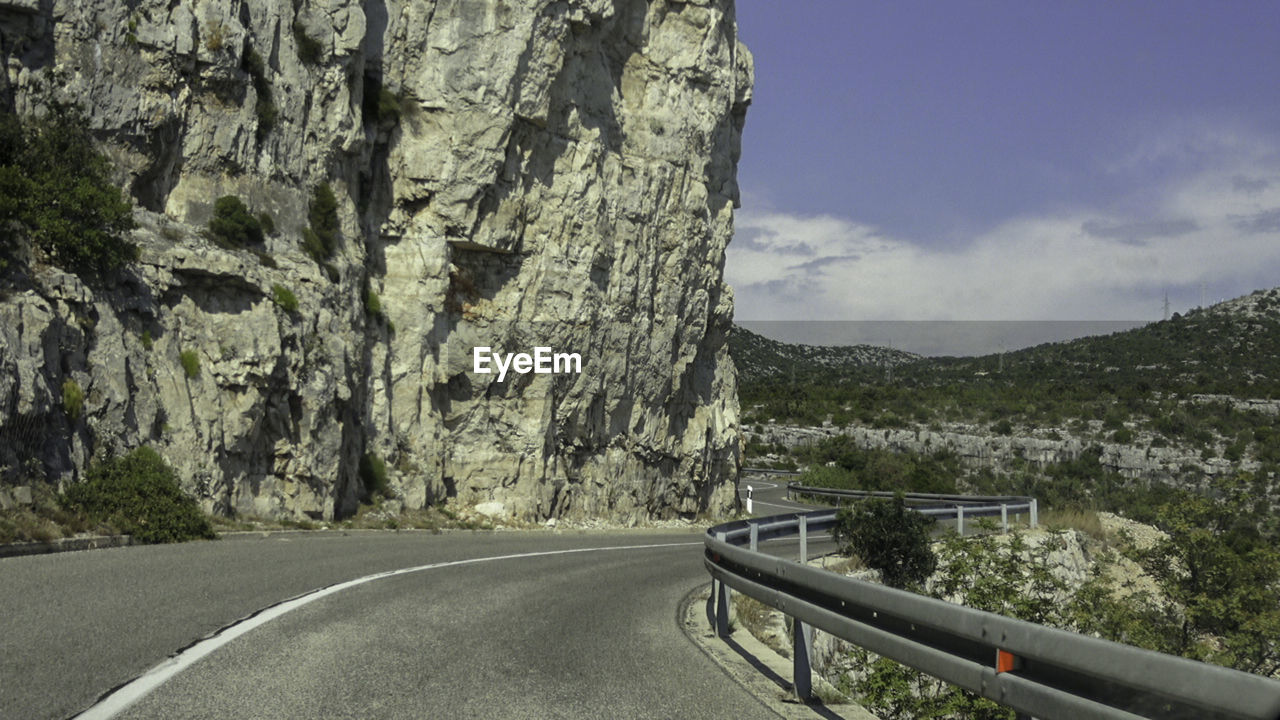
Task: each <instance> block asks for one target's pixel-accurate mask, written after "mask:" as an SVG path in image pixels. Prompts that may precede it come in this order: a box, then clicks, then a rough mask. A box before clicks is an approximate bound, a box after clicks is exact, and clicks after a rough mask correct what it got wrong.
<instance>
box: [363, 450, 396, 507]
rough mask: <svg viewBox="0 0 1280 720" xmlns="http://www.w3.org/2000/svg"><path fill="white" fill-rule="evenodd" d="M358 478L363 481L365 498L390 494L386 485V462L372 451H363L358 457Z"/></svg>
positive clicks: (369, 498)
mask: <svg viewBox="0 0 1280 720" xmlns="http://www.w3.org/2000/svg"><path fill="white" fill-rule="evenodd" d="M360 480H361V481H363V482H364V492H365V499H366V500H372V499H373V498H374V497H375V496H378V495H381V496H383V497H386V496H388V495H389V494H390V489H389V488H388V486H387V464H386V463H385V462H383V460H382V458H380V457H378V456H377V455H375V454H374V453H365V454H364V457H362V458H360Z"/></svg>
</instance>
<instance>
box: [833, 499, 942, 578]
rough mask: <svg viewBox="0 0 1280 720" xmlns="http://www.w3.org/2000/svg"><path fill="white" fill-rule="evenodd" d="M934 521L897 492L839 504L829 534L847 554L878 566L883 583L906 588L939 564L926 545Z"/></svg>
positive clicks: (872, 565)
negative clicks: (877, 497) (911, 506)
mask: <svg viewBox="0 0 1280 720" xmlns="http://www.w3.org/2000/svg"><path fill="white" fill-rule="evenodd" d="M933 523H934V520H933V518H931V517H929V516H927V515H921V514H920V513H918V512H916V511H914V510H911V509H909V508H907V504H906V501H905V500H904V499H903V497H902V495H897V496H895V497H894V498H893V499H892V500H865V501H862V502H859V503H856V504H854V505H849V506H846V507H843V508H841V509H840V512H839V513H837V514H836V526H835V528H833V529H832V537H833V538H834V539H835V541H836V543H837V544H838V545H839V546H840V548H841V550H842V551H843V552H844V553H845V554H846V555H857V556H858V557H860V558H862V561H863V562H864V563H866V565H867V567H870V568H874V569H876V570H879V571H880V576H881V578H882V579H883V580H884V584H885V585H888V586H890V587H895V588H905V587H909V586H915V585H919V584H921V583H923V582H924V581H925V579H926V578H928V577H929V575H930V574H931V573H933V570H934V568H936V567H937V565H938V559H937V558H936V557H935V556H934V554H933V550H932V549H931V548H930V546H929V531H930V529H931V528H932V527H933Z"/></svg>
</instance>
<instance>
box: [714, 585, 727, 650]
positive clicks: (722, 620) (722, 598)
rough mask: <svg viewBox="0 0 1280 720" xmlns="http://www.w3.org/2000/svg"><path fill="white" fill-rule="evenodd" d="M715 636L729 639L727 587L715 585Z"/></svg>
mask: <svg viewBox="0 0 1280 720" xmlns="http://www.w3.org/2000/svg"><path fill="white" fill-rule="evenodd" d="M715 595H716V636H717V637H721V638H727V637H729V586H728V585H725V584H724V583H723V582H718V583H716V593H715Z"/></svg>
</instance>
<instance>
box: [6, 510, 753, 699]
mask: <svg viewBox="0 0 1280 720" xmlns="http://www.w3.org/2000/svg"><path fill="white" fill-rule="evenodd" d="M618 546H626V548H625V549H592V548H606V547H614V548H616V547H618ZM584 549H588V551H587V552H572V553H561V552H560V551H567V550H584ZM534 552H557V553H559V554H546V555H537V556H532V557H529V556H526V557H518V558H509V559H496V560H489V561H486V562H479V563H468V564H457V565H446V566H440V567H433V568H428V569H423V570H419V571H416V572H410V573H406V574H402V575H396V576H394V577H388V578H383V579H378V580H374V581H371V582H368V583H365V584H362V585H358V586H355V587H351V588H348V589H345V590H342V591H341V592H335V593H333V594H330V595H328V596H326V597H323V598H321V599H318V600H316V601H314V602H311V603H309V604H307V605H305V606H303V607H300V608H298V609H296V610H293V611H292V612H289V613H287V614H285V615H282V616H281V617H279V618H278V619H275V620H273V621H271V622H268V623H266V624H264V625H262V626H261V627H259V628H257V629H254V630H252V631H250V632H247V633H245V634H244V635H242V636H240V637H238V638H236V639H234V640H231V641H230V642H227V643H226V644H225V645H223V646H222V647H219V648H217V649H216V650H213V651H212V652H210V653H209V654H208V655H207V656H205V657H204V658H203V659H200V660H198V661H197V662H195V663H194V664H192V665H191V666H190V667H187V668H186V669H184V670H182V672H180V673H178V674H176V675H174V676H173V677H172V678H171V679H169V680H168V681H167V682H164V683H163V684H161V685H160V686H159V687H158V688H157V689H156V690H155V691H154V692H152V693H150V694H149V695H146V696H144V697H142V698H141V699H140V700H139V701H138V702H136V703H135V704H133V705H132V706H130V707H129V708H127V709H126V710H125V711H124V712H123V713H122V714H120V715H117V717H121V718H315V717H350V718H366V717H377V718H427V717H441V718H454V717H460V718H465V717H475V718H490V717H506V718H526V717H527V718H588V717H589V718H598V717H601V716H613V717H653V718H672V717H680V718H701V717H705V718H723V717H741V718H757V717H775V716H774V715H773V713H772V712H771V711H769V710H768V709H766V708H765V706H764V705H762V704H760V703H759V702H758V701H756V700H755V698H754V697H752V696H751V695H749V694H748V693H747V692H746V691H744V690H743V689H742V688H741V687H740V686H739V685H738V684H737V683H735V682H734V681H733V680H731V679H730V678H729V677H728V676H727V675H726V674H725V673H724V672H723V671H721V670H720V668H719V667H718V666H716V665H714V664H713V663H712V662H711V661H710V660H709V659H708V658H706V657H705V656H704V655H703V654H702V652H701V651H700V650H699V649H697V648H696V647H695V646H694V645H693V644H692V642H690V641H689V639H688V638H686V637H685V636H684V634H683V633H682V631H681V630H680V629H679V627H678V626H677V623H676V612H677V608H678V606H679V604H680V602H681V600H682V599H683V598H684V596H685V595H686V594H687V593H688V592H689V591H690V590H692V589H693V588H695V587H697V586H699V585H701V584H704V583H706V582H707V576H706V571H705V570H704V569H703V567H702V562H701V535H700V533H697V532H674V533H658V532H650V531H633V532H623V533H609V534H583V533H569V532H564V533H553V532H510V533H506V532H496V533H470V532H458V533H446V534H443V535H431V534H428V533H416V532H405V533H351V534H349V535H344V534H342V533H339V532H313V533H300V534H290V535H276V536H271V537H268V538H261V537H255V538H253V539H227V540H222V541H218V542H197V543H186V544H182V545H168V546H152V547H137V548H119V549H113V550H99V551H92V552H76V553H63V554H59V555H46V556H35V557H23V558H9V559H5V560H0V578H3V582H2V583H0V603H3V607H4V608H5V610H6V611H5V613H3V614H2V615H0V643H2V644H3V651H2V652H0V718H22V719H27V718H32V719H36V718H63V717H68V716H71V715H74V714H76V713H79V712H81V711H84V710H85V709H86V708H88V707H90V706H91V705H93V704H94V703H95V701H96V700H97V699H98V698H99V697H100V696H101V695H102V694H104V693H105V692H107V691H108V690H110V689H111V688H113V687H116V686H119V685H121V684H123V683H126V682H128V681H130V680H131V679H133V678H136V677H138V676H139V675H141V674H143V673H145V672H146V671H147V670H148V669H150V668H152V667H153V666H155V665H157V664H158V663H161V662H162V661H164V660H165V658H167V657H169V656H170V655H172V654H173V653H175V652H176V651H177V650H179V649H181V648H184V647H186V646H188V645H190V644H192V643H193V642H196V641H198V640H200V639H201V638H204V637H206V636H209V635H211V634H213V633H215V632H216V631H218V630H219V628H223V627H225V626H227V625H230V624H232V623H235V622H236V621H238V620H240V619H242V618H245V617H246V616H249V615H251V614H253V613H257V612H259V611H261V610H263V609H264V608H268V607H270V606H272V605H274V604H277V603H280V602H282V601H285V600H287V599H289V598H293V597H295V596H298V595H301V594H303V593H307V592H309V591H312V590H314V589H316V588H321V587H324V586H326V585H331V584H333V583H338V582H342V581H346V580H351V579H353V578H358V577H362V576H367V575H369V574H371V573H377V572H381V571H387V570H395V569H402V568H411V567H419V566H423V565H426V564H431V563H445V562H452V561H459V560H470V559H475V558H494V557H498V556H507V555H515V554H527V553H534Z"/></svg>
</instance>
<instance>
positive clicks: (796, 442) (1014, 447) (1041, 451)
mask: <svg viewBox="0 0 1280 720" xmlns="http://www.w3.org/2000/svg"><path fill="white" fill-rule="evenodd" d="M841 435H843V436H847V437H849V438H851V439H852V441H853V443H854V444H855V446H857V447H859V448H863V449H876V450H890V451H892V452H903V453H915V454H924V455H929V454H933V453H937V452H948V453H952V454H954V455H955V456H956V457H957V458H959V459H960V460H961V461H962V462H963V463H964V464H965V465H966V466H968V467H971V468H987V469H991V470H994V471H997V472H1010V471H1012V470H1015V469H1017V468H1019V467H1025V466H1028V465H1029V466H1031V467H1037V468H1043V467H1044V466H1046V465H1050V464H1054V463H1066V462H1071V461H1072V460H1076V459H1078V458H1079V457H1081V455H1082V454H1083V453H1084V452H1085V451H1086V450H1087V449H1089V448H1093V447H1097V448H1098V450H1100V454H1099V456H1098V462H1099V464H1100V465H1101V466H1102V467H1103V469H1105V470H1107V471H1109V472H1114V473H1117V474H1119V475H1121V476H1123V477H1126V478H1130V479H1134V480H1142V481H1146V482H1160V483H1165V484H1175V483H1185V482H1186V481H1187V479H1188V478H1193V479H1195V480H1196V481H1204V480H1207V479H1209V478H1213V477H1217V476H1219V475H1223V476H1225V475H1231V474H1233V473H1235V472H1237V471H1239V470H1247V471H1253V470H1256V469H1257V468H1258V467H1259V463H1258V462H1257V461H1256V460H1253V459H1249V458H1245V459H1243V460H1240V461H1239V462H1231V461H1230V460H1227V459H1224V458H1208V459H1204V458H1202V457H1201V456H1200V454H1199V453H1198V452H1196V451H1193V450H1191V449H1186V448H1178V447H1151V446H1150V443H1149V441H1148V442H1145V443H1138V444H1123V443H1113V442H1099V441H1090V440H1085V439H1082V438H1079V437H1070V436H1065V437H1064V436H1061V433H1059V435H1060V437H1059V438H1058V439H1054V438H1049V437H1036V436H1034V435H992V434H990V433H989V432H986V431H984V429H983V428H981V427H978V426H971V425H970V426H966V425H959V426H953V427H951V428H949V429H944V430H930V429H925V428H893V429H877V428H868V427H858V426H849V427H843V428H837V427H799V426H791V425H764V426H761V427H760V432H758V433H755V432H748V433H747V436H748V438H749V439H757V440H760V441H762V442H765V443H769V444H775V443H776V444H781V445H784V446H786V447H797V446H803V445H810V444H814V443H817V442H820V441H822V440H823V439H824V438H829V437H836V436H841Z"/></svg>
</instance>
